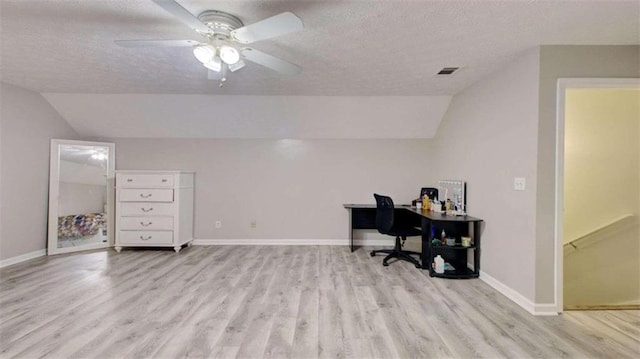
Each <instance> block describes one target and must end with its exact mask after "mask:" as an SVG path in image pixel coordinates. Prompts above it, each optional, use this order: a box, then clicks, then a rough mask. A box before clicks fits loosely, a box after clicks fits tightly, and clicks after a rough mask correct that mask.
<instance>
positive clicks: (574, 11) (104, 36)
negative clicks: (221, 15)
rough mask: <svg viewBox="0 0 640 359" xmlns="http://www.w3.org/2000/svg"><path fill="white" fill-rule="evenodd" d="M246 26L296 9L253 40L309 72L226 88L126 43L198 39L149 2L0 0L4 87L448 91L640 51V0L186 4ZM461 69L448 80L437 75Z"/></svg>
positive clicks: (165, 53)
mask: <svg viewBox="0 0 640 359" xmlns="http://www.w3.org/2000/svg"><path fill="white" fill-rule="evenodd" d="M178 2H179V3H180V4H181V5H182V6H184V7H185V8H186V9H187V10H189V11H190V12H192V13H193V14H196V15H197V14H199V13H200V12H202V11H204V10H208V9H216V10H222V11H226V12H229V13H232V14H234V15H237V16H238V17H239V18H240V19H241V20H242V21H243V22H244V23H245V24H251V23H253V22H256V21H258V20H261V19H264V18H267V17H270V16H273V15H276V14H278V13H280V12H282V11H292V12H294V13H295V14H297V15H298V16H299V17H300V18H301V19H302V20H303V22H304V26H305V29H304V30H303V31H301V32H298V33H293V34H288V35H285V36H282V37H279V38H276V39H273V40H266V41H262V42H259V43H256V44H253V45H254V46H253V47H255V48H256V49H259V50H262V51H264V52H267V53H270V54H272V55H274V56H277V57H280V58H282V59H285V60H287V61H290V62H293V63H296V64H298V65H300V66H301V67H302V68H303V72H302V73H301V74H300V75H297V76H294V77H286V76H280V75H277V74H276V73H274V72H272V71H270V70H267V69H264V68H262V67H260V66H258V65H255V64H250V65H249V66H247V67H246V68H244V69H242V70H240V71H238V72H235V73H233V74H232V75H231V77H230V79H229V83H228V85H227V86H225V87H224V88H222V89H220V88H218V84H217V82H216V81H210V80H207V79H206V71H205V69H204V68H203V67H202V66H201V65H200V64H199V63H198V62H197V61H196V60H195V58H194V57H193V55H192V54H191V51H189V49H188V48H164V49H160V48H141V49H130V48H122V47H118V46H116V45H115V44H114V42H113V41H114V40H118V39H122V40H127V39H196V40H199V39H198V35H196V34H195V33H194V32H193V31H192V30H191V29H189V28H188V27H187V26H185V25H184V24H183V23H181V22H180V21H178V20H176V19H175V18H174V17H172V16H171V15H170V14H169V13H167V12H166V11H164V10H163V9H161V8H160V7H158V6H157V5H156V4H154V3H152V2H151V1H143V0H105V1H101V0H38V1H35V0H33V1H32V0H0V14H1V15H0V16H1V17H0V36H1V63H0V80H2V81H3V82H6V83H9V84H15V85H18V86H21V87H25V88H28V89H31V90H35V91H38V92H41V93H108V94H118V93H141V94H142V93H144V94H158V93H162V94H219V95H296V96H297V95H320V96H407V95H410V96H425V95H427V96H428V95H452V94H455V93H457V92H459V91H461V90H462V89H464V88H465V87H467V86H469V85H470V84H472V83H474V82H475V81H477V80H479V79H481V78H483V77H486V76H488V75H489V74H491V73H492V72H493V71H496V70H497V69H499V68H500V67H501V66H503V65H505V64H507V63H509V62H510V61H511V60H512V59H514V58H515V57H517V56H518V55H519V54H520V53H522V52H523V51H524V50H526V49H528V48H531V47H534V46H537V45H540V44H591V45H597V44H638V43H639V42H640V33H639V18H640V2H639V1H560V0H556V1H507V0H504V1H269V0H251V1H204V0H178ZM445 66H462V67H463V68H462V70H460V71H459V72H458V73H456V74H454V75H452V76H450V77H438V76H435V73H436V72H437V71H438V70H439V69H441V68H442V67H445Z"/></svg>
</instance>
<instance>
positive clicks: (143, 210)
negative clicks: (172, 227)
mask: <svg viewBox="0 0 640 359" xmlns="http://www.w3.org/2000/svg"><path fill="white" fill-rule="evenodd" d="M140 209H141V210H142V212H145V213H149V212H151V211H153V207H149V209H146V208H144V207H142V208H140Z"/></svg>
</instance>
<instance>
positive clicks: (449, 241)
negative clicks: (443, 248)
mask: <svg viewBox="0 0 640 359" xmlns="http://www.w3.org/2000/svg"><path fill="white" fill-rule="evenodd" d="M446 242H447V245H448V246H450V247H452V246H455V245H456V239H455V238H447V240H446Z"/></svg>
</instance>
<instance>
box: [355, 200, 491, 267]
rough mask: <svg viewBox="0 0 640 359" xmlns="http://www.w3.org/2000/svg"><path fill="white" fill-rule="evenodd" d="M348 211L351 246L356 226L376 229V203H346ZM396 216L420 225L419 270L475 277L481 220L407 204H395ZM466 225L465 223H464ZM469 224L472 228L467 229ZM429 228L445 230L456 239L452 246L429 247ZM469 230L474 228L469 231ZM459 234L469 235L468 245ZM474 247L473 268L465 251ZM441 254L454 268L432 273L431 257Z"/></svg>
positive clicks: (478, 262) (478, 257) (437, 233)
mask: <svg viewBox="0 0 640 359" xmlns="http://www.w3.org/2000/svg"><path fill="white" fill-rule="evenodd" d="M344 208H346V209H347V211H349V246H350V248H351V251H352V252H353V251H354V250H355V248H354V246H353V231H354V230H355V229H376V206H375V205H374V204H345V205H344ZM396 215H399V217H401V218H403V220H409V221H412V223H413V224H414V225H415V226H416V227H420V228H422V254H421V256H420V262H421V263H422V269H429V274H430V275H431V276H432V277H445V278H476V277H478V275H479V273H480V237H481V236H480V234H481V227H480V226H481V223H482V220H481V219H479V218H475V217H471V216H447V215H445V214H442V213H436V212H429V211H423V210H422V209H416V208H415V207H411V206H409V205H400V206H396ZM465 224H466V225H465ZM469 224H472V228H471V229H469ZM432 227H434V231H435V233H436V236H437V237H439V236H440V232H441V231H442V230H443V229H444V230H445V232H446V233H447V236H448V237H449V236H450V237H453V238H456V245H455V246H434V247H433V248H432V246H431V241H432V239H433V238H432V235H431V233H432ZM470 231H473V232H472V233H470ZM461 236H471V237H472V238H473V243H472V245H471V246H470V247H462V246H461V245H460V237H461ZM468 250H473V252H474V253H473V264H474V269H468V268H467V252H468ZM437 254H440V255H442V256H443V258H445V260H446V261H447V262H451V263H452V264H453V265H454V266H455V267H456V270H454V271H445V273H444V274H438V273H435V271H434V270H433V268H431V263H432V262H433V257H434V256H435V255H437Z"/></svg>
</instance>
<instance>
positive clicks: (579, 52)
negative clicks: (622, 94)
mask: <svg viewBox="0 0 640 359" xmlns="http://www.w3.org/2000/svg"><path fill="white" fill-rule="evenodd" d="M571 77H611V78H634V77H635V78H637V77H640V46H542V47H541V49H540V90H539V98H540V102H539V107H538V108H539V110H538V112H539V121H538V169H537V176H538V178H537V182H538V191H537V194H536V213H535V217H534V218H535V219H536V276H535V278H536V290H535V293H536V296H535V301H536V302H537V303H551V302H553V301H554V293H555V286H554V283H555V271H554V268H555V259H554V250H555V240H554V231H555V224H554V221H555V211H554V203H555V202H554V201H555V176H556V171H555V163H556V161H555V153H556V151H555V148H556V145H555V143H556V98H557V81H558V79H559V78H571Z"/></svg>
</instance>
